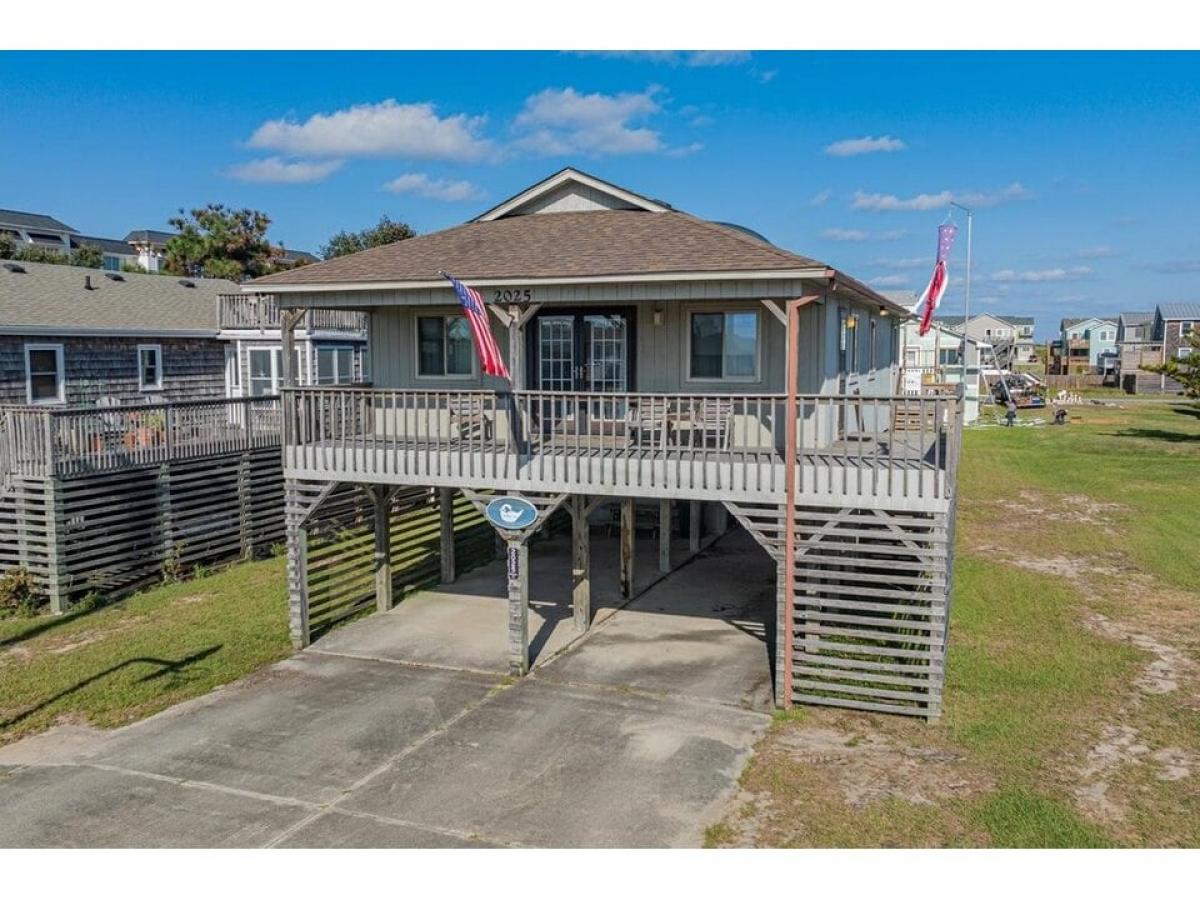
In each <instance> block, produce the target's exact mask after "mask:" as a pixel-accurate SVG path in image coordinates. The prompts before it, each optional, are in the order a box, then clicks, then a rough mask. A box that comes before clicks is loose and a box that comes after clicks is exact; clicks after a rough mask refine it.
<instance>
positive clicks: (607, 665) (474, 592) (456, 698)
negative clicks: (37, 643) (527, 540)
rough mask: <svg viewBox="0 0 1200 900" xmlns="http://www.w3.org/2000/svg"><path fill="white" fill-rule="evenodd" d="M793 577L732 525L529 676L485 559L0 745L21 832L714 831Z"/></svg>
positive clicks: (72, 835) (220, 840)
mask: <svg viewBox="0 0 1200 900" xmlns="http://www.w3.org/2000/svg"><path fill="white" fill-rule="evenodd" d="M556 543H557V542H547V543H546V544H543V545H541V546H540V547H539V548H538V549H537V551H535V553H534V568H533V573H532V574H533V583H534V585H535V591H536V585H537V579H538V573H539V566H540V567H542V568H543V569H544V570H545V571H546V573H547V574H546V577H547V578H549V577H552V575H551V574H550V569H553V570H554V571H557V564H556V558H557V557H558V556H562V557H563V558H564V559H565V553H564V552H563V550H562V548H561V547H558V546H556ZM561 561H562V560H558V562H561ZM597 562H598V560H597ZM547 567H549V568H547ZM772 575H773V567H772V564H771V563H770V561H769V560H768V559H767V558H766V556H765V555H764V554H763V553H762V552H761V551H760V550H758V549H757V548H755V547H754V546H753V545H752V543H751V542H750V541H749V539H748V538H746V536H745V535H742V534H733V535H730V536H728V537H726V538H725V539H723V540H722V541H720V542H718V543H717V544H715V545H713V546H712V547H711V548H709V549H708V550H707V551H705V552H704V553H702V554H701V555H700V556H699V557H697V558H696V559H695V560H693V561H692V562H691V563H690V564H688V565H686V566H684V567H683V568H681V569H680V570H678V571H677V572H675V573H674V574H672V575H670V576H668V577H666V578H665V579H662V580H659V581H658V582H657V584H655V585H654V586H653V587H651V588H650V589H649V590H648V591H647V592H646V593H645V594H643V595H642V596H641V597H640V598H638V599H637V600H635V601H634V602H633V603H632V604H630V605H629V606H628V607H626V608H624V609H620V610H615V609H613V608H612V607H613V604H612V603H610V602H608V603H606V602H605V601H604V600H603V598H600V602H598V603H597V606H598V607H599V608H601V609H602V610H605V611H604V612H603V614H599V615H598V617H597V618H598V619H599V621H598V624H596V625H594V626H593V628H592V629H591V631H590V632H589V633H588V635H587V637H585V638H583V639H581V640H575V641H573V642H571V641H570V640H569V639H568V637H566V636H564V635H562V634H559V635H557V637H556V639H555V640H554V641H550V640H544V641H543V642H542V644H543V651H542V653H541V655H540V657H539V659H538V665H537V666H536V667H535V669H534V671H533V673H532V674H531V675H529V676H528V677H527V678H524V679H521V680H520V681H518V682H516V683H508V681H507V679H505V678H504V677H503V675H502V674H501V673H502V671H503V662H504V657H503V628H502V626H500V627H495V626H494V625H493V623H492V622H491V621H490V620H491V618H493V617H494V616H495V615H497V614H499V616H500V620H501V621H502V620H503V599H502V598H503V593H504V588H503V573H502V572H501V570H500V568H499V566H498V565H497V566H494V567H489V568H488V569H484V570H480V571H479V572H477V573H473V574H472V575H470V576H468V577H467V578H465V579H463V580H462V581H460V582H458V583H456V584H455V585H453V586H450V587H447V588H443V589H439V591H434V592H428V593H427V594H424V595H417V596H416V597H414V598H410V599H409V600H406V601H405V602H404V603H402V604H401V605H400V606H399V607H398V608H397V609H396V610H394V611H393V612H391V613H387V614H384V615H375V616H371V617H369V618H367V619H364V620H361V621H359V622H356V623H354V624H353V625H350V626H348V627H346V628H343V629H341V630H339V631H337V632H335V633H334V634H333V635H330V636H329V637H328V638H326V639H324V640H322V641H319V642H317V644H315V645H314V646H313V647H311V648H310V649H308V650H306V651H304V652H302V653H299V654H297V655H296V656H294V657H293V658H291V659H288V660H286V661H284V662H282V663H279V664H277V665H275V666H272V667H270V668H268V669H266V670H264V671H262V672H260V673H258V674H256V675H254V676H252V677H250V678H247V679H244V680H243V681H241V682H238V683H236V684H234V685H230V686H229V687H227V688H224V689H221V690H218V691H216V692H213V693H212V694H209V695H207V696H205V697H202V698H199V699H198V700H195V701H190V702H188V703H184V704H180V705H179V706H177V707H174V708H172V709H170V710H168V711H166V712H164V713H161V714H159V715H157V716H154V717H152V718H150V719H147V720H145V721H143V722H140V723H137V724H134V725H131V726H128V727H126V728H122V729H119V730H116V731H110V732H100V731H95V730H92V729H87V728H72V727H66V728H59V729H55V730H54V731H51V732H47V733H46V734H43V735H39V736H36V737H33V738H29V739H26V740H24V741H21V742H18V743H16V744H12V745H10V746H8V747H5V748H0V845H2V846H7V847H64V846H66V847H78V846H94V847H262V846H285V847H465V846H478V847H487V846H549V847H567V846H569V847H580V846H582V847H608V846H620V847H664V846H694V845H697V844H699V843H700V842H701V840H702V836H703V831H704V828H705V827H706V826H707V825H708V824H711V823H712V822H714V821H716V820H717V819H718V818H719V817H720V813H721V812H722V809H723V806H724V803H725V802H726V800H727V799H728V797H729V796H730V794H731V793H732V791H733V790H734V788H735V782H736V779H737V776H738V774H739V773H740V771H741V769H742V766H743V765H744V763H745V762H746V760H747V758H748V756H749V754H750V749H751V747H752V746H753V744H754V742H755V740H756V739H757V737H758V736H759V735H760V734H761V732H762V731H763V729H764V728H765V727H766V725H767V724H768V723H769V721H770V717H769V709H770V702H771V696H770V677H771V672H770V662H769V660H770V658H771V657H770V649H769V642H770V640H771V639H772V635H771V634H770V633H769V631H768V630H767V628H766V626H764V623H765V622H769V621H770V619H771V613H770V611H771V607H772V604H773V601H774V591H773V582H772ZM553 577H557V576H553ZM439 596H440V597H442V598H443V603H441V604H439V603H438V602H437V600H438V598H439ZM446 597H450V598H455V597H457V598H460V599H459V601H457V602H459V603H460V604H461V605H462V608H461V609H460V610H459V612H458V613H457V614H451V612H450V611H449V610H448V609H447V606H446V605H445V603H446V602H447V601H445V598H446ZM535 599H536V598H535ZM489 601H490V605H489ZM449 602H454V601H453V599H452V600H451V601H449ZM544 602H545V603H549V604H550V605H551V606H553V605H554V604H555V603H556V602H557V601H554V600H552V599H549V600H546V601H544ZM493 607H494V608H493ZM535 609H536V607H535ZM472 611H474V614H475V615H477V617H478V620H479V629H480V630H479V636H478V639H474V638H473V639H472V640H469V641H465V642H456V640H455V634H456V631H457V630H461V629H462V628H463V627H464V625H466V626H469V625H470V622H471V619H472ZM560 612H561V611H555V610H554V609H547V608H545V607H543V609H542V618H543V620H544V621H551V622H556V623H557V622H559V621H565V622H568V623H569V616H566V617H563V616H562V615H561V614H560ZM464 616H466V618H464ZM534 627H536V625H535V626H534ZM493 631H494V632H495V633H496V634H495V647H492V646H491V641H492V638H491V636H490V635H491V632H493ZM553 631H554V629H551V631H549V632H547V634H548V635H549V634H551V633H552V632H553ZM414 635H419V636H420V640H415V639H414ZM493 662H494V664H493Z"/></svg>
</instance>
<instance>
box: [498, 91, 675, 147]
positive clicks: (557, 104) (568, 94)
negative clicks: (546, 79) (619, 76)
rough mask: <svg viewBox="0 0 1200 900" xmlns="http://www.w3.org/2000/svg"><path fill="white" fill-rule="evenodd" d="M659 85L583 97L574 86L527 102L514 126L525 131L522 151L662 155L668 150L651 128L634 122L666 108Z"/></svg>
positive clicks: (534, 96)
mask: <svg viewBox="0 0 1200 900" xmlns="http://www.w3.org/2000/svg"><path fill="white" fill-rule="evenodd" d="M659 90H660V89H659V88H657V87H653V86H651V87H649V88H647V89H646V90H645V91H642V92H641V93H637V94H634V93H624V94H600V93H595V94H581V93H579V92H578V91H576V90H575V89H574V88H547V89H546V90H544V91H541V92H540V93H537V94H534V95H533V96H532V97H529V98H527V99H526V100H525V106H524V108H523V109H522V110H521V112H520V113H519V114H518V115H517V117H516V119H515V120H514V122H513V127H514V128H516V129H518V130H522V131H524V132H525V133H524V135H523V136H522V137H520V138H518V139H517V140H516V141H515V146H516V147H517V148H518V149H522V150H528V151H530V152H533V153H540V154H542V155H544V156H561V155H567V154H572V153H586V154H589V155H595V156H598V155H604V154H623V153H658V152H660V151H663V150H666V149H668V148H667V147H666V146H665V145H664V144H663V141H662V137H661V136H660V134H659V133H658V132H657V131H655V130H654V129H652V128H646V127H644V126H641V125H636V124H634V123H635V122H638V121H640V120H644V119H646V118H647V117H648V116H651V115H653V114H654V113H657V112H659V111H660V109H661V108H662V107H661V106H660V105H659V103H658V101H657V100H655V99H654V95H655V94H657V93H658V92H659Z"/></svg>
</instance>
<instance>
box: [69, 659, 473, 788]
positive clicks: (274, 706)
mask: <svg viewBox="0 0 1200 900" xmlns="http://www.w3.org/2000/svg"><path fill="white" fill-rule="evenodd" d="M495 683H496V680H495V679H490V678H486V677H483V676H479V675H474V674H470V673H452V672H440V671H437V670H430V669H414V668H410V667H405V668H398V667H397V666H395V665H394V664H390V663H381V662H371V661H364V660H357V659H344V658H339V657H330V656H316V655H313V654H301V655H299V656H297V657H295V658H293V659H290V660H286V661H284V662H282V663H279V664H278V665H276V666H273V667H272V668H271V669H270V670H269V671H268V672H267V673H264V674H263V675H262V676H261V677H259V678H256V679H250V680H249V682H248V683H244V684H241V685H238V686H236V687H235V688H233V689H229V690H227V691H226V692H225V696H221V697H219V698H218V699H217V702H212V703H205V704H197V705H196V707H195V708H194V709H190V710H187V711H186V714H184V715H174V716H159V717H155V718H154V719H151V720H148V721H147V722H145V723H143V724H142V725H141V726H140V727H134V728H128V729H124V730H123V731H121V732H117V733H115V734H114V736H113V739H112V740H110V741H107V742H105V744H104V746H103V749H101V750H99V751H98V752H96V753H94V754H93V755H92V756H91V757H90V761H93V762H97V763H100V764H104V765H119V766H122V767H124V768H129V769H136V770H138V771H141V772H150V773H154V774H156V775H165V776H169V777H172V778H181V779H186V780H189V781H197V782H203V783H205V784H214V785H220V786H222V787H227V788H234V789H237V790H244V791H253V792H256V793H262V794H270V795H275V796H282V797H289V798H293V799H297V800H303V801H307V802H312V803H328V802H331V801H333V800H336V799H337V798H338V797H339V796H341V794H342V793H343V791H345V790H347V789H349V788H350V787H352V786H353V785H354V784H355V782H357V781H358V780H359V779H360V778H362V777H364V776H365V775H368V774H369V773H371V772H372V771H374V770H375V769H376V768H377V767H379V766H380V765H382V764H383V763H385V762H387V761H388V760H389V759H391V758H393V757H394V756H395V755H396V754H397V753H399V752H401V751H403V749H404V748H405V747H408V746H410V745H411V744H413V743H414V742H416V741H417V740H419V739H421V738H422V736H424V735H427V734H429V733H430V732H431V731H433V730H435V729H437V728H439V727H441V726H442V725H444V724H445V723H446V722H447V721H448V720H449V719H451V718H452V717H454V716H456V715H458V714H460V713H461V711H462V710H463V709H465V708H468V707H469V706H471V705H472V704H474V703H476V702H478V701H479V700H480V699H481V698H482V697H483V696H484V695H485V694H486V693H487V692H488V691H489V690H490V689H491V688H492V687H493V686H494V685H495Z"/></svg>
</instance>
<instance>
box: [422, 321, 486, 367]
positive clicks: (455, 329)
mask: <svg viewBox="0 0 1200 900" xmlns="http://www.w3.org/2000/svg"><path fill="white" fill-rule="evenodd" d="M474 374H475V349H474V347H473V346H472V343H471V326H470V324H469V323H468V322H467V319H466V316H418V317H417V375H418V376H419V377H421V378H447V377H449V378H470V377H471V376H472V375H474Z"/></svg>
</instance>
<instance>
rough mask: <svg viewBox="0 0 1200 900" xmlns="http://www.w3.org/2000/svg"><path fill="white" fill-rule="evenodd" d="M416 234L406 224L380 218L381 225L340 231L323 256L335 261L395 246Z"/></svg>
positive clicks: (325, 247) (383, 217)
mask: <svg viewBox="0 0 1200 900" xmlns="http://www.w3.org/2000/svg"><path fill="white" fill-rule="evenodd" d="M416 234H417V233H416V232H415V231H413V230H412V228H410V227H409V226H408V225H406V224H405V223H404V222H393V221H392V220H391V219H389V218H388V217H387V216H380V218H379V224H378V225H375V226H374V227H372V228H364V229H363V230H362V231H339V232H338V233H337V234H335V235H334V236H333V237H331V238H330V239H329V243H328V244H326V245H325V246H324V247H322V248H321V256H323V257H324V258H325V259H333V258H334V257H335V256H346V255H347V254H350V253H358V252H359V251H360V250H369V249H371V248H372V247H382V246H383V245H384V244H394V243H395V242H396V241H403V240H407V239H408V238H410V237H415V236H416Z"/></svg>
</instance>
